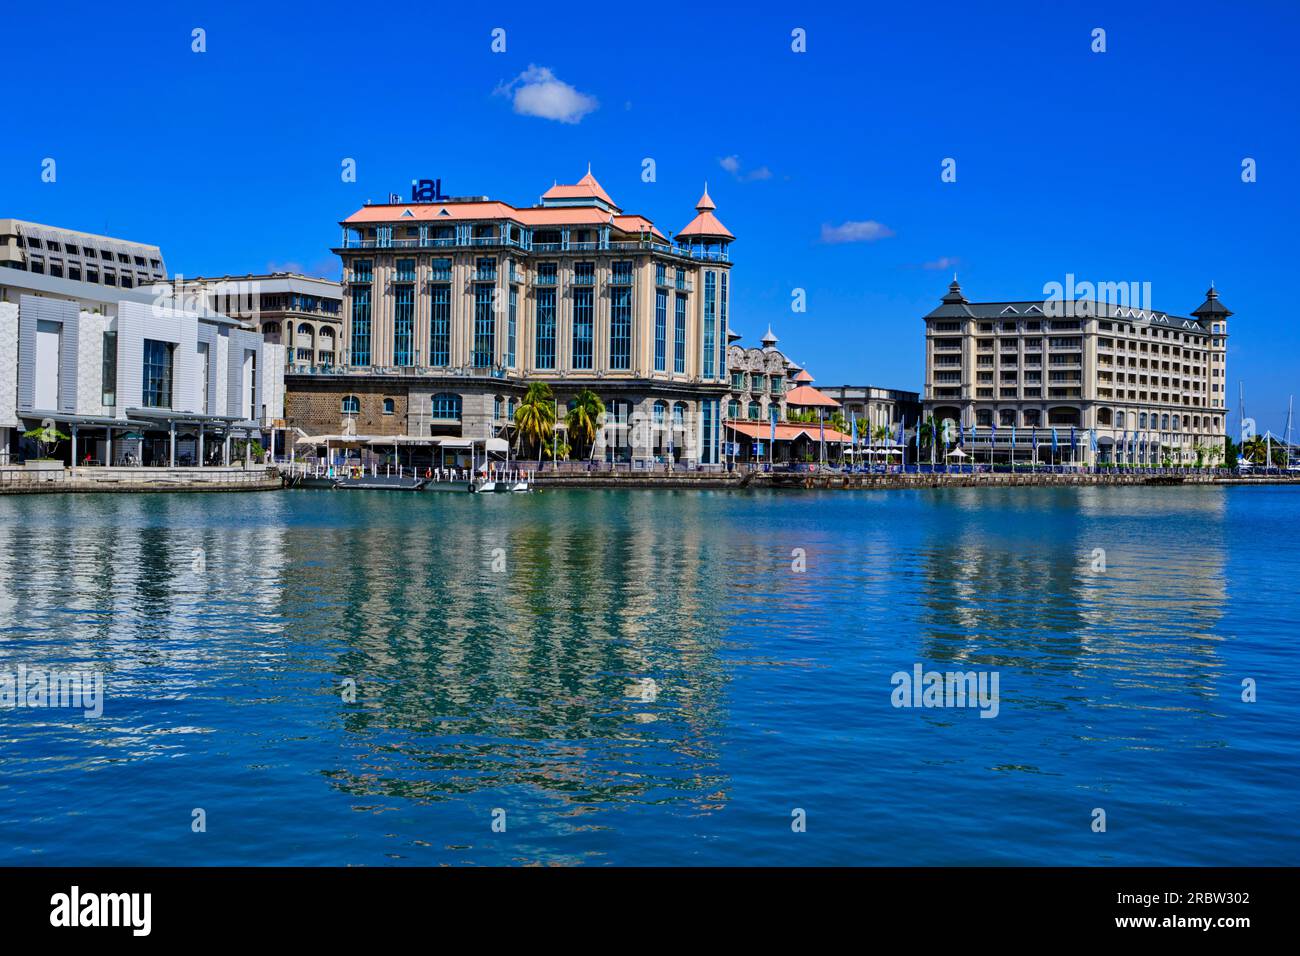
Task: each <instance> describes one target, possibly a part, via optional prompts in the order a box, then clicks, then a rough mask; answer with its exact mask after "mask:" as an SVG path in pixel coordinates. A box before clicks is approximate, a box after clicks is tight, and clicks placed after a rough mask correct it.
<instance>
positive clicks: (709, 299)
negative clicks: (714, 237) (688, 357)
mask: <svg viewBox="0 0 1300 956" xmlns="http://www.w3.org/2000/svg"><path fill="white" fill-rule="evenodd" d="M717 286H718V274H717V273H716V272H712V271H710V272H706V273H704V342H703V344H702V345H701V347H700V360H701V363H702V369H703V371H702V373H701V374H703V376H704V377H705V378H713V375H714V369H715V368H716V367H717V357H718V356H717V346H716V345H715V344H714V343H715V339H714V335H715V334H716V332H717V321H718V312H717V308H718V288H717Z"/></svg>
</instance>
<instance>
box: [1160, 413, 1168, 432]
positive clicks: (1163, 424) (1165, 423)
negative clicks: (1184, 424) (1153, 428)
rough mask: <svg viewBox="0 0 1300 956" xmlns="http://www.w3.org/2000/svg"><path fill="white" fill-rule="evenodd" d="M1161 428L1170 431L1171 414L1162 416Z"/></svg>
mask: <svg viewBox="0 0 1300 956" xmlns="http://www.w3.org/2000/svg"><path fill="white" fill-rule="evenodd" d="M1160 428H1161V430H1162V431H1169V416H1168V415H1167V414H1165V415H1161V416H1160Z"/></svg>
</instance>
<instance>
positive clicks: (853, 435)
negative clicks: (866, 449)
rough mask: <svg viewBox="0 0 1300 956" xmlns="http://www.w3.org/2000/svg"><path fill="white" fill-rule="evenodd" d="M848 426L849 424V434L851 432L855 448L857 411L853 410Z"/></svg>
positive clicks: (856, 445)
mask: <svg viewBox="0 0 1300 956" xmlns="http://www.w3.org/2000/svg"><path fill="white" fill-rule="evenodd" d="M849 426H850V430H851V434H852V438H853V447H854V448H857V447H858V415H857V412H854V413H853V420H852V421H851V422H849Z"/></svg>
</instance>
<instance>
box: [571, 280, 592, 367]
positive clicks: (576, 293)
mask: <svg viewBox="0 0 1300 956" xmlns="http://www.w3.org/2000/svg"><path fill="white" fill-rule="evenodd" d="M592 336H593V327H592V309H591V289H574V290H573V367H574V368H577V369H589V368H591V367H592V365H591V362H592V357H591V353H592V348H591V344H592Z"/></svg>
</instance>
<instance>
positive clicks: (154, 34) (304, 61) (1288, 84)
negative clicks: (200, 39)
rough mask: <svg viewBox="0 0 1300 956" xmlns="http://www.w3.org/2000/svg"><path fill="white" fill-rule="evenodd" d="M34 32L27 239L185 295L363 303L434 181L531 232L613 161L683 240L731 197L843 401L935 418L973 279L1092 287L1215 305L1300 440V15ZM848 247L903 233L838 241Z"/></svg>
mask: <svg viewBox="0 0 1300 956" xmlns="http://www.w3.org/2000/svg"><path fill="white" fill-rule="evenodd" d="M12 6H14V7H15V9H11V10H7V11H6V14H5V33H6V36H7V41H8V42H6V43H5V49H6V66H7V70H6V75H7V76H8V77H9V80H10V84H11V89H10V94H9V95H8V97H7V100H6V104H5V110H4V117H5V122H4V123H3V125H0V129H2V130H3V133H0V137H3V148H0V216H5V215H11V216H16V217H19V218H26V219H33V220H37V221H42V222H48V223H51V224H55V225H61V226H67V227H70V228H75V229H83V230H87V231H93V232H107V233H110V234H113V235H118V236H122V237H124V238H128V239H134V240H139V241H145V242H155V243H158V244H159V245H161V246H162V247H163V252H164V254H165V255H166V258H167V264H168V267H169V269H170V270H171V271H172V272H173V273H178V272H179V273H184V274H188V275H194V274H208V275H211V274H222V273H237V272H248V271H262V270H265V269H267V268H285V267H289V268H301V269H305V270H307V271H312V272H319V273H321V274H327V273H329V272H330V271H331V270H333V272H334V273H335V274H336V273H337V265H336V263H335V262H333V261H331V256H330V253H329V248H330V247H331V246H332V245H333V244H334V243H335V242H336V241H337V237H338V232H339V229H338V225H337V223H338V221H339V220H340V219H342V218H343V217H344V216H346V215H348V214H349V213H350V212H352V211H353V210H354V209H356V208H357V207H359V206H360V205H361V203H362V202H363V201H364V200H366V199H374V200H382V199H384V198H385V197H386V196H387V194H388V193H389V192H390V191H397V192H403V193H405V192H407V191H408V190H409V183H410V180H411V179H412V178H414V177H434V176H438V177H441V178H442V180H443V185H444V190H445V191H447V192H449V193H451V194H453V195H464V194H487V195H490V196H492V197H493V198H499V199H503V200H506V201H508V202H513V203H516V204H525V203H529V202H533V201H535V200H536V199H537V197H538V196H539V195H540V194H541V192H542V191H543V190H544V189H545V188H546V187H548V186H549V185H550V184H551V183H552V181H554V180H556V179H558V180H559V181H560V182H573V181H575V180H576V179H577V178H578V177H579V176H581V175H582V173H584V172H585V171H586V167H587V163H588V161H590V162H591V164H592V168H593V171H594V173H595V174H596V176H597V178H598V179H599V180H600V181H601V183H602V184H603V185H604V186H605V188H606V189H607V190H608V191H609V192H610V193H611V195H612V196H613V197H614V199H615V200H616V201H617V202H619V204H620V205H622V206H623V207H624V209H626V210H627V211H629V212H640V213H643V214H645V215H648V216H649V217H650V218H651V219H653V220H654V221H655V223H656V224H657V225H658V226H659V227H660V228H661V229H664V230H671V231H674V232H675V231H676V230H678V229H680V228H682V226H684V225H685V224H686V223H687V222H688V221H689V220H690V218H691V216H692V215H693V208H692V207H693V205H694V203H695V200H696V199H697V198H698V196H699V194H700V190H701V186H702V184H703V182H704V181H705V180H706V179H707V180H708V182H709V189H710V192H711V194H712V196H713V198H714V200H715V201H716V202H717V204H718V211H717V212H718V216H719V218H721V219H722V221H723V222H724V223H726V224H727V226H728V227H729V228H730V229H731V230H732V232H734V233H735V234H736V236H737V237H738V241H737V242H736V243H735V245H734V247H733V251H734V254H735V260H736V265H735V271H734V274H733V275H734V279H733V289H734V293H733V296H734V299H733V317H732V325H733V327H734V328H736V329H737V330H739V331H740V332H741V333H743V334H744V335H745V338H746V341H748V342H755V341H756V340H757V338H758V337H759V336H760V335H761V334H762V333H763V331H764V329H765V328H766V326H767V325H768V323H769V322H770V323H771V324H772V327H773V329H774V331H775V332H776V334H777V335H778V336H779V337H780V339H781V344H782V346H783V347H784V348H786V350H787V352H788V354H790V355H791V356H792V357H793V358H794V359H795V360H797V361H799V362H800V363H803V364H805V365H806V366H807V367H808V368H809V369H810V370H811V371H812V373H813V374H814V375H815V376H816V377H817V380H818V382H820V383H822V384H826V385H830V384H839V383H844V382H851V383H855V384H864V383H871V384H879V385H887V386H895V387H904V388H913V389H916V388H919V387H920V384H921V378H922V371H921V354H922V353H921V344H922V342H921V330H922V326H921V321H920V316H922V315H923V314H924V313H925V312H926V311H928V310H929V309H930V308H931V307H932V306H933V305H934V304H935V303H936V302H937V301H938V298H939V296H941V295H942V294H943V293H944V291H945V287H946V285H947V283H948V282H949V281H951V278H952V272H953V271H954V269H955V271H956V272H957V273H958V274H959V278H960V280H961V283H962V286H963V288H964V290H965V292H966V294H967V295H968V297H970V298H971V299H973V300H980V299H985V300H997V299H1021V298H1033V297H1035V296H1041V294H1042V289H1043V286H1044V284H1045V283H1047V282H1052V281H1060V282H1064V280H1065V276H1066V275H1067V273H1073V274H1074V275H1075V276H1076V277H1078V279H1080V280H1090V281H1105V282H1121V281H1123V282H1129V281H1136V282H1150V283H1151V289H1152V303H1151V304H1153V305H1154V306H1155V307H1156V308H1158V309H1163V310H1166V311H1169V312H1173V313H1177V314H1186V313H1187V312H1189V311H1190V310H1192V309H1194V308H1196V306H1197V305H1199V304H1200V302H1201V300H1202V297H1203V293H1204V292H1205V289H1206V288H1207V287H1208V285H1209V283H1210V281H1211V280H1213V281H1214V282H1215V283H1216V285H1217V287H1218V289H1219V291H1220V293H1221V295H1222V298H1223V301H1224V302H1225V303H1226V304H1227V305H1228V306H1229V307H1230V308H1231V309H1233V310H1234V311H1235V312H1236V313H1237V315H1236V316H1235V318H1234V320H1233V325H1232V338H1231V340H1230V342H1231V348H1230V354H1229V363H1230V364H1229V375H1230V379H1229V399H1230V404H1231V405H1232V406H1233V407H1234V408H1235V406H1236V404H1237V403H1236V396H1237V383H1238V381H1239V380H1244V382H1245V385H1246V400H1247V406H1248V411H1249V413H1250V414H1251V415H1252V416H1253V417H1255V418H1256V419H1258V420H1259V421H1260V423H1261V427H1273V428H1274V429H1280V428H1281V427H1282V425H1283V416H1284V414H1285V409H1286V402H1287V396H1288V395H1289V394H1290V393H1291V392H1292V391H1293V390H1296V389H1297V385H1300V360H1298V359H1297V355H1300V322H1298V321H1297V316H1296V315H1295V311H1296V309H1295V305H1294V303H1295V300H1296V295H1297V290H1296V287H1297V281H1296V275H1295V271H1296V270H1295V256H1294V249H1295V241H1294V238H1293V236H1294V231H1295V230H1294V225H1295V221H1296V213H1297V210H1300V201H1298V200H1300V185H1298V183H1297V172H1296V168H1295V166H1296V157H1297V155H1298V154H1300V142H1298V140H1300V132H1298V131H1300V123H1297V109H1298V108H1297V103H1298V102H1300V82H1298V81H1297V76H1298V74H1300V71H1297V68H1296V66H1295V48H1296V41H1297V34H1298V32H1300V31H1298V28H1300V5H1297V4H1296V3H1280V2H1279V3H1267V2H1259V3H1249V4H1229V3H1224V4H1211V3H1194V4H1174V3H1171V4H1136V3H1118V4H1099V3H1087V4H1082V3H1080V4H1071V3H1047V4H1044V3H1026V4H997V5H993V4H975V3H973V2H972V3H967V4H943V3H926V4H891V5H888V6H887V7H883V8H881V9H861V8H857V7H851V6H850V5H848V4H843V5H839V4H837V5H813V6H811V7H809V6H808V5H805V4H794V3H784V4H747V5H745V6H743V7H741V6H739V5H727V6H726V8H725V9H718V7H717V5H706V4H697V5H673V4H667V5H654V6H646V5H639V4H638V5H620V4H609V3H605V4H598V5H596V4H593V5H583V4H580V3H564V4H544V3H531V4H526V5H515V4H491V5H488V4H482V5H469V9H468V11H466V10H453V11H450V12H449V11H447V10H445V9H439V8H437V7H435V6H433V5H429V4H410V5H404V4H374V5H372V6H370V7H365V6H358V5H357V4H355V3H352V4H347V5H341V4H332V3H328V2H324V3H316V4H311V5H301V6H297V7H293V6H289V5H282V4H275V5H272V4H262V5H252V4H243V3H197V4H171V5H167V6H165V7H164V6H161V5H160V6H159V8H158V9H157V10H156V11H153V12H150V11H149V10H148V7H147V5H139V6H135V7H132V8H131V9H130V12H129V13H128V12H126V11H125V10H124V9H123V8H121V7H115V6H114V5H112V4H57V3H55V4H49V5H41V6H39V7H38V6H37V5H33V4H18V5H12ZM196 27H198V28H202V29H204V30H205V31H206V41H207V52H205V53H201V54H198V53H194V52H192V51H191V30H192V29H194V28H196ZM496 27H501V28H504V29H505V30H506V52H505V53H493V52H492V50H491V42H492V36H491V31H492V30H493V29H494V28H496ZM796 27H800V28H803V29H805V30H806V31H807V52H806V53H801V54H799V53H794V52H793V51H792V50H791V42H792V41H791V30H792V29H794V28H796ZM1098 27H1100V28H1102V29H1104V30H1105V31H1106V52H1104V53H1093V52H1092V51H1091V49H1090V47H1091V44H1092V31H1093V29H1094V28H1098ZM530 67H531V68H534V70H533V72H532V73H531V74H528V75H527V77H526V80H525V81H521V80H520V79H519V78H520V77H521V76H523V75H525V74H526V71H529V69H530ZM542 71H549V74H547V73H544V72H542ZM548 75H549V76H550V77H553V78H554V81H556V82H558V83H560V84H564V86H563V87H559V86H554V85H552V86H550V87H546V85H545V83H543V88H541V89H540V90H539V89H534V90H533V91H532V92H533V94H534V96H533V98H532V99H531V100H530V99H528V97H527V95H526V96H525V98H524V101H523V102H522V103H520V104H517V102H516V99H515V96H514V93H515V92H516V91H518V90H519V89H521V88H523V87H525V86H526V85H528V84H527V79H528V78H531V79H532V80H536V79H537V78H538V77H542V78H545V77H546V76H548ZM512 83H513V85H511V84H512ZM503 88H504V92H503ZM566 88H568V90H567V92H566ZM557 93H558V94H560V95H559V96H558V97H557V96H554V95H553V94H557ZM566 96H567V97H568V99H567V101H566V99H565V97H566ZM593 101H594V102H593ZM529 104H531V106H532V108H534V109H538V108H540V109H543V110H545V109H547V108H551V107H556V106H557V104H558V108H559V109H560V110H561V111H562V110H563V109H566V108H568V109H572V110H574V111H575V112H576V113H581V114H582V115H580V116H577V115H570V116H566V117H563V118H561V119H554V118H544V117H539V116H535V115H527V114H526V113H520V112H516V109H515V107H516V105H523V106H525V107H527V106H528V105H529ZM565 120H570V121H565ZM572 120H576V121H572ZM46 157H52V158H54V159H55V160H56V162H57V180H56V182H54V183H43V182H42V181H41V163H42V160H43V159H45V158H46ZM345 157H351V158H354V159H355V160H356V162H357V174H358V175H357V182H355V183H345V182H343V181H342V180H341V177H340V164H341V162H342V160H343V158H345ZM646 157H651V158H653V159H654V160H655V163H656V172H657V179H656V181H655V182H653V183H645V182H642V180H641V169H642V160H643V159H644V158H646ZM731 157H735V158H736V159H735V160H734V161H731V160H730V159H729V158H731ZM1247 157H1249V158H1252V159H1254V160H1255V161H1256V163H1257V181H1256V182H1254V183H1243V182H1242V179H1241V164H1242V160H1243V159H1244V158H1247ZM945 158H952V159H955V160H956V164H957V165H956V171H957V180H956V182H951V183H944V182H942V181H941V178H940V172H941V163H942V161H943V160H944V159H945ZM846 223H847V224H852V223H859V224H861V223H876V224H879V228H878V227H869V226H848V227H847V228H846V229H844V230H842V232H843V233H845V234H848V235H850V236H858V237H862V238H863V240H864V241H855V242H827V241H824V240H823V236H828V237H832V238H833V237H835V236H837V235H840V234H841V232H840V231H837V227H841V226H844V225H845V224H846ZM828 227H829V228H828ZM872 237H874V238H872ZM796 288H802V289H805V290H806V291H807V302H808V310H807V312H805V313H801V314H795V313H793V312H792V311H791V308H790V303H791V295H792V290H793V289H796Z"/></svg>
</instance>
